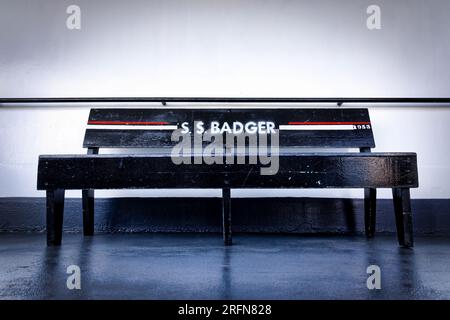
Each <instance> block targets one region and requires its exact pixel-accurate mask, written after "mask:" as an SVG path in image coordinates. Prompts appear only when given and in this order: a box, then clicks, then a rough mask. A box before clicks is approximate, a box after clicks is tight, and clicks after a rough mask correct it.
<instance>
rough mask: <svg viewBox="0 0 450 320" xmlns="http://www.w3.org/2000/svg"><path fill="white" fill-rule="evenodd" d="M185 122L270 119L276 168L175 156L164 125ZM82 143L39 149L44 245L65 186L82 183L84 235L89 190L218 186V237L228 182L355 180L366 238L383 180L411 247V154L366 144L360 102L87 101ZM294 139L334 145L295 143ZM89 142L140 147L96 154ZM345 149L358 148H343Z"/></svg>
mask: <svg viewBox="0 0 450 320" xmlns="http://www.w3.org/2000/svg"><path fill="white" fill-rule="evenodd" d="M195 121H202V122H203V123H204V124H205V127H206V128H208V126H209V124H210V123H211V122H212V121H216V122H218V123H220V127H221V126H222V124H223V123H225V122H227V123H228V124H232V123H235V122H240V123H242V124H250V125H249V128H250V127H251V130H249V131H254V129H255V127H256V128H258V123H262V125H261V128H262V129H266V131H268V130H267V126H269V127H270V124H272V125H274V126H275V129H278V137H279V145H280V149H279V156H278V157H279V158H278V159H279V169H278V172H277V173H276V174H275V175H261V172H260V169H261V168H262V167H264V166H263V165H262V164H261V163H259V162H258V163H256V164H254V163H245V164H234V165H231V164H228V163H223V164H217V163H216V164H205V163H203V164H175V163H174V162H173V161H172V159H171V150H173V147H174V145H175V142H173V141H172V140H171V134H172V132H173V130H175V129H182V128H184V127H185V126H186V124H188V127H189V130H194V129H195V126H194V122H195ZM196 123H197V122H196ZM263 131H264V130H261V132H263ZM255 134H256V133H255ZM84 147H85V148H87V155H42V156H40V157H39V167H38V182H37V187H38V189H39V190H46V192H47V244H48V245H60V244H61V238H62V228H63V211H64V192H65V190H68V189H79V190H82V197H83V200H82V203H83V231H84V235H93V233H94V190H95V189H131V188H220V189H222V192H223V193H222V194H223V237H224V242H225V244H226V245H231V242H232V241H231V199H230V189H232V188H364V207H365V208H364V211H365V232H366V235H367V237H373V236H374V233H375V221H376V189H377V188H392V193H393V200H394V201H393V202H394V211H395V218H396V226H397V233H398V241H399V244H400V245H402V246H406V247H411V246H413V233H412V230H413V228H412V215H411V205H410V188H416V187H418V175H417V159H416V154H415V153H372V152H371V148H373V147H375V142H374V138H373V133H372V124H371V123H370V118H369V113H368V110H367V109H352V108H349V109H344V108H333V109H311V108H309V109H92V110H91V112H90V115H89V121H88V128H87V130H86V134H85V138H84ZM304 147H307V148H322V149H323V148H332V149H335V148H340V149H339V150H343V152H320V153H318V152H305V151H304V150H305V149H301V148H304ZM99 148H148V152H147V153H145V154H139V155H130V154H98V153H99ZM352 148H357V150H356V151H359V152H355V150H354V151H353V152H352V150H348V149H352ZM346 149H347V150H346ZM228 151H229V152H231V153H233V152H234V151H233V150H231V151H230V150H228ZM186 205H189V204H188V203H187V204H186ZM149 214H150V213H149ZM255 219H257V217H255Z"/></svg>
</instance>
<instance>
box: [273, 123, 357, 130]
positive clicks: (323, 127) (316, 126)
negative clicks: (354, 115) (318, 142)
mask: <svg viewBox="0 0 450 320" xmlns="http://www.w3.org/2000/svg"><path fill="white" fill-rule="evenodd" d="M279 129H280V130H356V127H355V126H354V125H352V124H327V125H324V124H306V125H304V124H295V125H294V124H291V125H280V127H279Z"/></svg>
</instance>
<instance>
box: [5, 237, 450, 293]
mask: <svg viewBox="0 0 450 320" xmlns="http://www.w3.org/2000/svg"><path fill="white" fill-rule="evenodd" d="M234 241H235V245H234V246H232V247H228V248H227V247H223V246H222V242H221V239H220V235H216V234H195V235H194V234H114V235H96V236H94V237H93V238H83V236H82V235H79V234H65V235H64V237H63V245H62V246H61V247H60V248H47V247H46V246H45V235H43V234H0V266H1V270H0V299H80V298H81V299H450V250H449V248H450V247H449V245H450V238H427V237H420V238H416V247H415V248H414V249H413V250H410V249H402V248H399V247H398V246H397V243H396V239H395V237H394V236H377V237H376V238H375V239H373V240H370V241H368V240H366V239H365V238H364V237H362V236H361V237H348V236H333V237H330V236H326V237H322V236H314V237H310V236H308V237H304V236H281V235H279V236H276V235H237V236H235V238H234ZM73 264H75V265H79V266H80V268H81V286H82V288H81V290H68V289H67V288H66V279H67V276H68V275H67V274H66V268H67V267H68V266H69V265H73ZM371 264H376V265H378V266H380V268H381V281H382V283H381V286H382V288H381V290H368V289H367V287H366V279H367V277H368V275H367V274H366V268H367V266H369V265H371Z"/></svg>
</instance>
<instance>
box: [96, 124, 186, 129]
mask: <svg viewBox="0 0 450 320" xmlns="http://www.w3.org/2000/svg"><path fill="white" fill-rule="evenodd" d="M87 128H88V129H98V130H105V129H107V130H176V129H178V126H176V125H145V126H142V125H115V124H114V125H99V124H91V125H88V126H87Z"/></svg>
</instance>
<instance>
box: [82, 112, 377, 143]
mask: <svg viewBox="0 0 450 320" xmlns="http://www.w3.org/2000/svg"><path fill="white" fill-rule="evenodd" d="M194 121H202V122H203V123H204V127H205V129H208V128H209V127H210V124H211V122H218V123H219V128H222V126H223V124H224V123H225V122H226V123H228V125H229V126H230V127H232V125H233V123H234V122H240V123H241V124H243V125H245V124H248V128H252V129H254V128H255V127H257V126H258V123H261V124H262V125H261V128H262V129H264V128H267V126H270V124H268V123H272V124H274V126H275V129H279V143H280V147H312V148H316V147H323V148H373V147H375V141H374V138H373V133H372V125H371V123H370V118H369V112H368V110H367V109H353V108H349V109H344V108H334V109H325V108H321V109H317V108H305V109H116V108H114V109H91V112H90V115H89V121H88V128H87V129H86V134H85V137H84V143H83V146H84V147H85V148H165V147H172V146H174V145H175V144H176V142H173V141H171V134H172V132H173V130H174V129H177V128H180V129H181V128H182V125H183V123H184V125H185V126H186V125H188V127H189V128H190V129H192V128H194ZM238 127H239V126H238Z"/></svg>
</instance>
